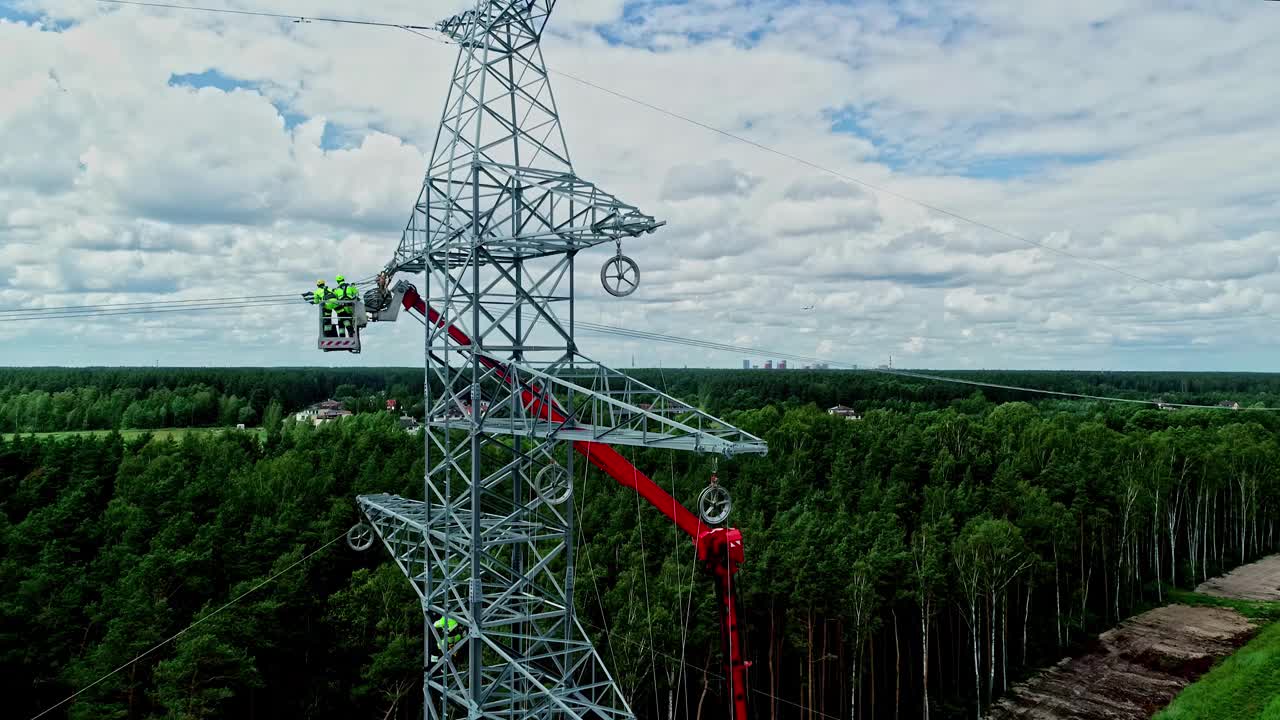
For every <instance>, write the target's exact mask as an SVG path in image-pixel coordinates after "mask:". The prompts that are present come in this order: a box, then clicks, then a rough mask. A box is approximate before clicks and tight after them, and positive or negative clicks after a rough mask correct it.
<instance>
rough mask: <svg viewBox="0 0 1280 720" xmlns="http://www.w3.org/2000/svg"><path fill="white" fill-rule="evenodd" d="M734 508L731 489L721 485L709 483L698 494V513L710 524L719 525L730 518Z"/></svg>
mask: <svg viewBox="0 0 1280 720" xmlns="http://www.w3.org/2000/svg"><path fill="white" fill-rule="evenodd" d="M732 510H733V500H731V499H730V498H729V491H728V490H725V489H724V488H722V487H720V486H719V485H708V486H707V487H706V489H705V490H703V491H702V494H701V495H698V514H699V515H701V516H702V522H704V523H706V524H708V525H719V524H720V523H722V522H724V521H725V520H727V519H729V513H730V511H732Z"/></svg>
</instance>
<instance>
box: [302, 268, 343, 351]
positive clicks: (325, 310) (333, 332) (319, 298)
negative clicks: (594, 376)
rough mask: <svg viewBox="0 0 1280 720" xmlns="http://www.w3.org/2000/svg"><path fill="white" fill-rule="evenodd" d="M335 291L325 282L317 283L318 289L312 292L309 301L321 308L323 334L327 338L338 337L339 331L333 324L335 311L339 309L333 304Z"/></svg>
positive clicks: (319, 281)
mask: <svg viewBox="0 0 1280 720" xmlns="http://www.w3.org/2000/svg"><path fill="white" fill-rule="evenodd" d="M332 299H333V291H332V290H330V289H329V288H328V286H326V285H325V282H324V280H317V281H316V289H315V290H314V291H312V293H311V296H310V297H309V298H308V299H307V301H308V302H310V303H311V304H312V305H317V306H319V308H320V317H321V318H322V319H323V321H324V323H323V334H324V336H325V337H336V336H337V335H338V329H337V327H336V326H334V324H333V311H334V309H335V308H336V307H337V304H336V303H335V302H332Z"/></svg>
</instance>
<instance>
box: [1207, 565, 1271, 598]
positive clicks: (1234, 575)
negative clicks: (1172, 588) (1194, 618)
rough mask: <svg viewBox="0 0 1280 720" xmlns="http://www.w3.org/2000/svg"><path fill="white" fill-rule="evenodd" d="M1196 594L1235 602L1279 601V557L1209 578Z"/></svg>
mask: <svg viewBox="0 0 1280 720" xmlns="http://www.w3.org/2000/svg"><path fill="white" fill-rule="evenodd" d="M1196 592H1198V593H1202V594H1205V595H1213V596H1214V597H1223V598H1235V599H1237V600H1280V555H1272V556H1271V557H1267V558H1263V559H1261V560H1259V561H1258V562H1256V563H1251V564H1249V565H1245V566H1244V567H1238V568H1236V569H1235V570H1232V571H1231V572H1229V573H1227V574H1226V575H1221V576H1219V577H1216V578H1210V579H1209V580H1206V581H1205V582H1202V583H1200V586H1199V587H1197V588H1196Z"/></svg>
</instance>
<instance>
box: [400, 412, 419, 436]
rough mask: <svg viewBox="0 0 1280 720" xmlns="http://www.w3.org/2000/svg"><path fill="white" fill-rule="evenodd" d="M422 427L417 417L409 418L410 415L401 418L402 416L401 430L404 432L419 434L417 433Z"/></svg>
mask: <svg viewBox="0 0 1280 720" xmlns="http://www.w3.org/2000/svg"><path fill="white" fill-rule="evenodd" d="M420 427H421V426H420V425H419V423H418V418H416V417H410V416H408V415H401V416H400V429H401V430H404V431H405V432H409V433H412V432H417V431H418V430H419V428H420Z"/></svg>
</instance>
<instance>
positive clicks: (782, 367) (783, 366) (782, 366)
mask: <svg viewBox="0 0 1280 720" xmlns="http://www.w3.org/2000/svg"><path fill="white" fill-rule="evenodd" d="M778 369H779V370H786V369H787V361H786V360H779V361H778Z"/></svg>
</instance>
